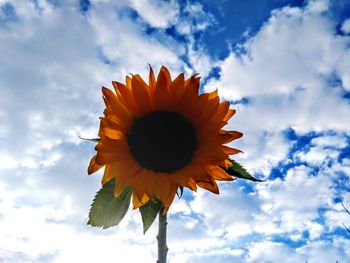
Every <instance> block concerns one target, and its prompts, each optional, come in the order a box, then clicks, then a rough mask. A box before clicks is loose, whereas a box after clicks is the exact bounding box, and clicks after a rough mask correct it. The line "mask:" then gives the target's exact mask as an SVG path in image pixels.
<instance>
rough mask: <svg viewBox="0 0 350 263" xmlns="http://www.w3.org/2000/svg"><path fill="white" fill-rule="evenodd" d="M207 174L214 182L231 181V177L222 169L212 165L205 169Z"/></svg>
mask: <svg viewBox="0 0 350 263" xmlns="http://www.w3.org/2000/svg"><path fill="white" fill-rule="evenodd" d="M207 171H208V173H209V174H210V175H211V176H212V177H213V179H214V180H218V181H232V180H233V177H232V176H230V175H229V174H228V173H226V172H225V170H223V169H222V168H220V167H219V166H217V165H215V166H214V165H212V166H209V167H208V168H207Z"/></svg>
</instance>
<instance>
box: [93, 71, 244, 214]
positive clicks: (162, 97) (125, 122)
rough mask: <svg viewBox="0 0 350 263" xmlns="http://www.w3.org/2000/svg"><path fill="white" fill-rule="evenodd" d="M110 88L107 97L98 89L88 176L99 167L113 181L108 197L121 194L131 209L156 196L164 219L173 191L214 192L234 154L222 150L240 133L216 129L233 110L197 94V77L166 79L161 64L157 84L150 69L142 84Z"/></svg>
mask: <svg viewBox="0 0 350 263" xmlns="http://www.w3.org/2000/svg"><path fill="white" fill-rule="evenodd" d="M112 84H113V87H114V92H113V91H112V90H110V89H108V88H105V87H103V88H102V93H103V99H104V102H105V105H106V108H105V110H104V116H103V117H101V118H100V129H99V134H98V135H99V137H100V140H99V141H98V143H97V145H96V148H95V149H96V152H97V153H96V155H95V156H94V157H93V158H92V159H91V161H90V165H89V168H88V173H89V174H91V173H94V172H96V171H97V170H99V169H100V168H102V167H105V169H104V174H103V177H102V184H106V183H107V182H109V181H111V180H113V179H114V180H115V188H114V195H115V197H119V196H120V195H121V193H123V191H124V189H126V188H128V189H131V191H132V198H133V206H134V208H139V207H141V206H143V205H145V204H146V203H147V202H148V201H149V200H150V199H152V198H156V199H157V200H160V201H161V203H162V204H163V205H164V207H165V213H166V211H167V210H168V209H169V207H170V205H171V203H172V201H173V199H174V197H175V194H176V192H177V190H178V188H179V187H180V188H183V187H187V188H189V189H191V190H193V191H196V190H197V187H201V188H204V189H206V190H209V191H211V192H213V193H216V194H218V193H219V188H218V186H217V181H232V180H233V179H234V177H233V176H231V175H229V174H228V173H227V169H228V168H229V167H230V166H231V165H232V162H231V161H229V159H228V158H229V155H233V154H237V153H239V152H240V151H239V150H237V149H235V148H231V147H229V146H226V145H225V144H227V143H229V142H231V141H233V140H235V139H237V138H239V137H241V136H242V133H240V132H238V131H227V130H224V129H223V127H224V126H225V125H226V124H227V122H228V120H229V119H230V118H231V117H232V116H233V115H234V113H235V110H232V109H229V106H230V104H229V102H220V99H219V97H218V94H217V91H213V92H210V93H201V94H200V93H199V85H200V78H199V77H198V76H197V75H194V76H191V77H190V78H188V79H186V80H185V78H184V74H183V73H182V74H180V75H179V76H177V77H176V78H175V79H174V80H172V79H171V76H170V73H169V71H168V69H167V68H166V67H164V66H163V67H162V68H161V69H160V72H159V74H158V76H157V78H156V77H155V76H154V73H153V70H152V68H150V73H149V80H148V84H147V83H146V82H145V81H144V80H143V79H142V78H141V77H140V76H139V75H138V74H136V75H133V76H132V77H129V76H127V77H126V80H125V84H122V83H119V82H112Z"/></svg>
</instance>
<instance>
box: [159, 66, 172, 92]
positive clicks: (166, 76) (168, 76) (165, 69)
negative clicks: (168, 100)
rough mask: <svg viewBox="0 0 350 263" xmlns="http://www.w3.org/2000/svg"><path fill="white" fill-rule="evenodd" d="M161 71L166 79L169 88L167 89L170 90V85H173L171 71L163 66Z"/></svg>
mask: <svg viewBox="0 0 350 263" xmlns="http://www.w3.org/2000/svg"><path fill="white" fill-rule="evenodd" d="M160 71H161V72H163V73H164V76H165V78H166V83H167V85H166V87H167V89H169V87H170V84H171V76H170V72H169V70H168V69H167V68H166V67H164V66H162V67H161V68H160Z"/></svg>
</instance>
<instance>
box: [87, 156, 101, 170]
mask: <svg viewBox="0 0 350 263" xmlns="http://www.w3.org/2000/svg"><path fill="white" fill-rule="evenodd" d="M102 167H103V165H99V164H97V163H96V155H95V156H94V157H92V158H91V160H90V164H89V167H88V174H89V175H90V174H93V173H94V172H96V171H98V170H100V169H101V168H102Z"/></svg>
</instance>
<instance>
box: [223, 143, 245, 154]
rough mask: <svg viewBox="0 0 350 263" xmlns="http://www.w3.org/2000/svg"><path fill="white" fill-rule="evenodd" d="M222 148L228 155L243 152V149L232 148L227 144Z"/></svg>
mask: <svg viewBox="0 0 350 263" xmlns="http://www.w3.org/2000/svg"><path fill="white" fill-rule="evenodd" d="M222 149H223V150H224V152H225V153H226V154H228V155H232V154H237V153H241V152H242V151H241V150H238V149H235V148H231V147H228V146H226V145H223V146H222Z"/></svg>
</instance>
